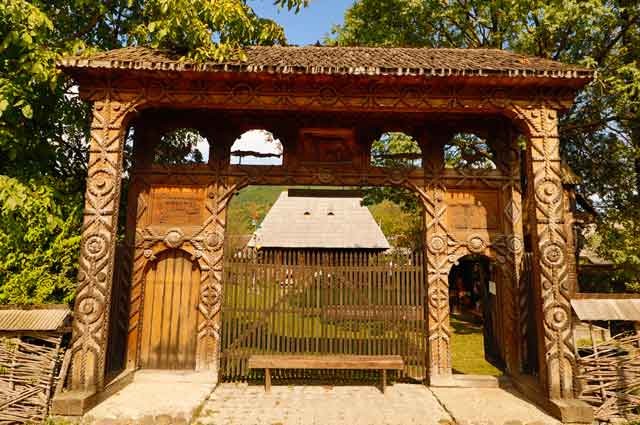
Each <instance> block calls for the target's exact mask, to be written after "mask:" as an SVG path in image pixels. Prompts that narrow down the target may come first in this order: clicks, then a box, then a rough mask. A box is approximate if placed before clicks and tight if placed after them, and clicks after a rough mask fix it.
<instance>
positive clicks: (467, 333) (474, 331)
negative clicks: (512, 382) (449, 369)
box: [451, 314, 502, 376]
mask: <svg viewBox="0 0 640 425" xmlns="http://www.w3.org/2000/svg"><path fill="white" fill-rule="evenodd" d="M451 330H452V331H453V333H452V335H451V361H452V363H453V370H454V373H464V374H470V375H493V376H499V375H502V372H501V371H500V370H499V369H497V368H496V367H495V366H493V365H492V364H491V363H489V362H488V361H486V360H485V358H484V342H483V336H482V325H480V324H477V323H473V322H471V321H469V320H466V319H465V317H464V316H460V315H453V314H452V315H451Z"/></svg>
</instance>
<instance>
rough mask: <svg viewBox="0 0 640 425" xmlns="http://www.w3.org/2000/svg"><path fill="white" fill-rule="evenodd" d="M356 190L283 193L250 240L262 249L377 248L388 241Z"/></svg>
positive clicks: (252, 245)
mask: <svg viewBox="0 0 640 425" xmlns="http://www.w3.org/2000/svg"><path fill="white" fill-rule="evenodd" d="M361 201H362V198H361V197H360V194H359V193H357V192H354V191H339V190H304V189H289V191H285V192H282V193H281V194H280V197H279V198H278V200H277V201H276V202H275V203H274V204H273V206H272V207H271V209H270V210H269V212H268V213H267V215H266V216H265V218H264V220H263V221H262V224H261V225H260V228H259V229H258V230H257V231H256V233H255V234H254V236H253V238H252V239H251V241H250V242H249V244H248V245H249V246H251V247H260V248H323V249H378V250H384V249H388V248H389V242H388V241H387V239H386V238H385V236H384V234H383V233H382V230H380V227H379V226H378V224H377V223H376V222H375V220H374V219H373V216H372V215H371V213H370V212H369V209H368V208H367V207H365V206H363V205H361Z"/></svg>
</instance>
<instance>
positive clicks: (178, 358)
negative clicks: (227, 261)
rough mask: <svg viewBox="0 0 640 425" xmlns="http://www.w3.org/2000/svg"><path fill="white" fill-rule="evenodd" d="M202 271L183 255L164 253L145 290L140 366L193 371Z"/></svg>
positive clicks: (147, 280) (179, 252) (173, 252)
mask: <svg viewBox="0 0 640 425" xmlns="http://www.w3.org/2000/svg"><path fill="white" fill-rule="evenodd" d="M199 285H200V269H199V268H198V267H197V265H196V264H194V263H193V262H192V261H191V260H190V259H189V257H188V256H187V255H186V254H185V253H184V252H183V251H179V250H176V249H173V250H170V251H165V252H164V253H163V254H161V255H160V256H159V258H158V260H157V261H156V262H155V263H153V264H152V265H150V267H149V270H148V272H147V274H146V280H145V288H144V309H143V319H142V334H141V337H140V363H139V365H140V367H142V368H149V369H194V368H195V365H196V337H195V336H196V327H197V319H198V310H197V305H198V293H199Z"/></svg>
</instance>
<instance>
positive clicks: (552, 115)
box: [513, 105, 593, 422]
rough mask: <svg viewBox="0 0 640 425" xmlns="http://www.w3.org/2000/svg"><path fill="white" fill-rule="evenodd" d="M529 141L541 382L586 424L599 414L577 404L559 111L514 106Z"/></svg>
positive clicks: (565, 413)
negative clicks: (594, 413) (594, 414)
mask: <svg viewBox="0 0 640 425" xmlns="http://www.w3.org/2000/svg"><path fill="white" fill-rule="evenodd" d="M513 112H514V113H515V116H516V117H517V118H518V120H519V121H520V123H521V124H524V125H523V127H524V130H525V132H526V135H527V137H528V139H529V140H528V143H527V147H526V167H527V169H526V172H527V198H528V207H529V216H528V218H529V220H530V231H531V241H532V247H533V276H532V278H533V279H532V281H533V285H534V288H535V291H536V293H537V294H539V297H536V299H535V300H533V301H534V305H535V306H536V309H537V313H538V314H537V316H538V318H539V319H538V323H537V331H538V341H539V343H540V347H539V353H540V356H539V360H540V378H541V383H542V385H543V388H544V389H545V391H546V393H547V397H549V399H550V400H551V402H552V404H553V405H554V406H555V409H557V410H556V411H557V413H558V416H560V417H561V418H562V420H563V421H567V422H584V421H588V420H589V419H590V417H591V418H592V416H593V412H592V411H591V409H590V408H589V407H588V406H587V405H586V404H584V403H581V402H579V401H578V400H575V395H574V373H575V367H576V359H575V355H574V347H573V338H572V326H571V304H570V281H569V278H568V276H569V274H570V273H571V272H575V270H573V271H572V270H570V268H571V267H574V268H575V262H573V261H569V260H568V258H569V256H571V255H574V247H573V246H571V245H572V239H571V238H569V237H568V235H567V228H566V226H565V222H564V221H565V214H564V209H563V205H562V204H563V188H562V178H561V177H562V176H561V163H560V139H559V136H558V112H557V111H556V110H555V109H551V108H548V107H546V106H543V105H539V106H534V107H532V106H526V107H521V106H518V105H514V106H513Z"/></svg>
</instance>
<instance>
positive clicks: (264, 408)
mask: <svg viewBox="0 0 640 425" xmlns="http://www.w3.org/2000/svg"><path fill="white" fill-rule="evenodd" d="M194 423H195V424H199V425H214V424H215V425H231V424H233V425H253V424H256V425H257V424H260V425H333V424H336V425H337V424H340V425H343V424H344V425H405V424H406V425H410V424H420V425H445V424H450V423H452V420H451V416H449V414H448V413H447V412H446V411H445V409H444V408H443V407H442V406H441V405H440V403H439V402H438V400H437V399H436V398H435V397H434V395H433V393H432V392H431V391H430V390H429V389H428V388H427V387H425V386H423V385H415V384H394V385H392V386H389V387H387V391H386V393H385V394H382V393H381V392H380V390H378V388H376V387H375V386H373V385H371V386H366V385H362V386H334V387H330V386H321V385H309V386H285V385H275V386H273V387H272V388H271V393H269V394H266V393H265V392H264V389H263V387H261V386H256V385H246V384H228V383H227V384H222V385H220V386H219V387H218V388H217V389H216V390H215V391H214V392H213V393H212V394H211V397H210V398H209V400H207V402H206V403H205V404H204V406H203V409H202V410H201V413H200V416H199V417H198V418H196V419H195V420H194Z"/></svg>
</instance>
